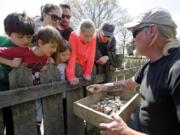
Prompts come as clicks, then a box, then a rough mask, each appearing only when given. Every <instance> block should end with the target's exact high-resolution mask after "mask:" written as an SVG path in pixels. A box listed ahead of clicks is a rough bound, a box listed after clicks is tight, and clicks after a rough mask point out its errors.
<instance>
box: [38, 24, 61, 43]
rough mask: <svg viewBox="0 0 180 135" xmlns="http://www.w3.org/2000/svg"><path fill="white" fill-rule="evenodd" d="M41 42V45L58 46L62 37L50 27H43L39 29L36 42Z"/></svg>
mask: <svg viewBox="0 0 180 135" xmlns="http://www.w3.org/2000/svg"><path fill="white" fill-rule="evenodd" d="M39 39H40V40H41V41H42V43H43V44H46V43H56V44H57V45H58V46H59V45H61V43H62V39H63V38H62V36H61V34H60V33H59V31H58V30H57V29H56V28H54V27H52V26H45V27H42V28H40V29H39V31H38V32H37V35H36V40H37V41H38V40H39Z"/></svg>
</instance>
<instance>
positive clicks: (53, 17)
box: [48, 14, 61, 21]
mask: <svg viewBox="0 0 180 135" xmlns="http://www.w3.org/2000/svg"><path fill="white" fill-rule="evenodd" d="M48 15H49V16H51V19H52V20H54V21H58V20H61V17H59V16H57V15H55V14H48Z"/></svg>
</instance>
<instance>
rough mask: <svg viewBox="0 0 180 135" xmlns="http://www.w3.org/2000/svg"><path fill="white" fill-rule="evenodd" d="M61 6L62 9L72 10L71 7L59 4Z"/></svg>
mask: <svg viewBox="0 0 180 135" xmlns="http://www.w3.org/2000/svg"><path fill="white" fill-rule="evenodd" d="M59 6H60V7H62V8H68V9H69V10H71V7H70V5H68V4H59Z"/></svg>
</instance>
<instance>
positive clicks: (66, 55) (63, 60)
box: [58, 49, 70, 63]
mask: <svg viewBox="0 0 180 135" xmlns="http://www.w3.org/2000/svg"><path fill="white" fill-rule="evenodd" d="M69 57H70V50H69V49H67V50H66V51H64V52H60V53H59V57H58V58H59V62H61V63H66V62H68V60H69Z"/></svg>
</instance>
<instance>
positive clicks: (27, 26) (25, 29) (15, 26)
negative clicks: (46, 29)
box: [4, 12, 35, 35]
mask: <svg viewBox="0 0 180 135" xmlns="http://www.w3.org/2000/svg"><path fill="white" fill-rule="evenodd" d="M34 28H35V24H34V21H33V19H32V18H30V17H28V16H27V15H26V14H25V13H16V12H14V13H11V14H9V15H8V16H7V17H6V18H5V19H4V29H5V32H6V34H7V35H10V34H11V33H21V34H24V35H33V34H34Z"/></svg>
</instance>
